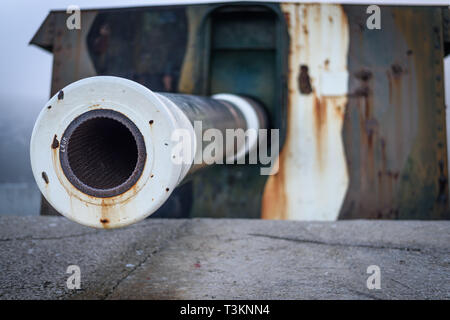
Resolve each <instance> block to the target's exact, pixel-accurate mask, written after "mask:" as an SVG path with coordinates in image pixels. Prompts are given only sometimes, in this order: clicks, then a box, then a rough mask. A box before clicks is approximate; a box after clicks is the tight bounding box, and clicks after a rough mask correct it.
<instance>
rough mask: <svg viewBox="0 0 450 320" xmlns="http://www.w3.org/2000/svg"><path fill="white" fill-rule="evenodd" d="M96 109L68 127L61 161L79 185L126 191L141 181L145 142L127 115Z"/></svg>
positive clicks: (109, 192)
mask: <svg viewBox="0 0 450 320" xmlns="http://www.w3.org/2000/svg"><path fill="white" fill-rule="evenodd" d="M95 111H96V112H94V111H90V112H87V113H85V114H83V115H82V116H80V117H79V118H77V119H75V120H74V121H73V122H72V124H71V125H70V126H69V127H68V129H67V130H66V132H65V134H64V139H63V141H65V145H66V146H62V148H64V149H65V152H62V153H61V152H60V154H61V155H62V157H61V163H62V165H63V170H64V172H65V174H66V176H67V177H68V179H69V181H71V183H72V184H73V185H74V186H75V187H77V188H78V189H80V190H81V191H83V192H85V193H87V194H90V195H93V196H98V197H108V196H113V195H117V194H120V193H123V192H125V191H126V190H128V189H129V188H131V187H132V186H133V185H134V183H135V182H136V181H137V179H138V178H139V176H140V174H141V173H142V169H143V164H142V158H144V159H145V146H144V143H143V138H142V135H141V134H140V132H139V131H138V129H137V128H136V126H135V125H134V124H133V123H132V122H131V121H130V120H129V119H128V118H126V117H125V116H124V115H122V114H120V113H118V112H115V111H112V110H95ZM60 151H61V150H60ZM143 156H144V157H143ZM136 176H137V177H136Z"/></svg>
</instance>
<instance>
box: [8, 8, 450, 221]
mask: <svg viewBox="0 0 450 320" xmlns="http://www.w3.org/2000/svg"><path fill="white" fill-rule="evenodd" d="M190 2H193V1H190ZM190 2H189V1H126V0H118V1H111V0H110V1H84V0H83V1H82V0H78V1H61V0H40V1H32V0H16V1H8V2H4V3H2V10H1V11H0V38H1V40H2V50H1V51H0V70H2V72H1V74H0V215H39V209H40V203H41V196H40V192H39V190H38V188H37V186H36V184H35V182H34V179H33V176H32V172H31V167H30V161H29V141H30V137H31V132H32V129H33V124H34V122H35V120H36V118H37V116H38V114H39V112H40V110H41V108H42V107H43V106H44V104H45V103H46V101H47V100H48V98H49V94H50V85H51V72H52V54H51V53H49V52H46V51H44V50H42V49H40V48H38V47H37V46H30V45H28V43H29V41H30V40H31V38H32V37H33V35H34V34H35V33H36V31H37V30H38V28H39V26H40V25H41V24H42V22H43V21H44V19H45V17H46V16H47V14H48V13H49V11H50V10H54V9H59V10H61V9H62V10H65V9H66V8H67V7H68V6H69V5H71V4H75V5H78V6H80V8H81V9H87V8H104V7H108V8H109V7H128V6H143V5H146V4H151V5H156V4H174V3H190ZM196 2H200V1H196ZM212 2H224V1H212ZM285 2H287V1H285ZM316 2H321V1H316ZM339 2H340V3H349V2H355V3H364V2H365V1H339ZM447 2H448V1H447ZM365 3H370V2H367V1H366V2H365ZM389 3H400V4H417V3H424V1H391V2H389ZM427 3H429V4H431V3H439V4H441V5H442V4H446V1H434V2H427ZM445 91H446V105H447V106H448V105H449V104H450V58H449V57H447V58H446V59H445ZM447 111H448V109H447ZM446 117H447V127H448V123H449V120H450V119H449V112H447V115H446ZM449 131H450V130H447V140H449V134H448V132H449Z"/></svg>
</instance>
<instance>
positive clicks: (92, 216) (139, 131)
mask: <svg viewBox="0 0 450 320" xmlns="http://www.w3.org/2000/svg"><path fill="white" fill-rule="evenodd" d="M197 121H199V122H197ZM197 124H199V126H197ZM198 127H201V128H198ZM265 127H266V118H265V114H264V111H263V109H262V108H261V107H260V106H259V105H258V103H257V102H255V101H254V100H252V99H249V98H245V97H241V96H237V95H233V94H219V95H215V96H212V97H198V96H192V95H181V94H170V93H155V92H152V91H151V90H149V89H148V88H146V87H144V86H142V85H140V84H138V83H136V82H133V81H130V80H126V79H123V78H118V77H109V76H108V77H107V76H100V77H92V78H86V79H83V80H80V81H77V82H74V83H72V84H70V85H68V86H67V87H65V88H63V89H62V90H61V91H60V92H59V93H58V94H56V95H55V96H53V97H52V98H51V99H50V101H49V102H48V103H47V104H46V106H45V108H44V109H43V110H42V111H41V113H40V115H39V117H38V119H37V121H36V124H35V126H34V130H33V134H32V137H31V145H30V154H31V166H32V170H33V174H34V178H35V180H36V182H37V184H38V186H39V188H40V190H41V192H42V194H43V195H44V197H45V198H46V200H47V201H48V202H49V203H50V204H51V205H52V206H53V207H54V208H55V209H56V210H57V211H58V212H60V213H61V214H63V215H64V216H66V217H67V218H69V219H71V220H74V221H76V222H79V223H81V224H83V225H87V226H90V227H97V228H116V227H122V226H126V225H129V224H131V223H135V222H137V221H139V220H142V219H144V218H145V217H147V216H149V215H150V214H152V213H153V212H155V211H156V210H157V209H158V208H159V207H160V206H161V205H162V204H163V203H164V202H165V201H166V200H167V199H168V197H169V196H170V194H171V193H172V191H173V190H174V189H175V188H176V187H177V186H178V185H179V184H180V183H181V182H182V180H183V179H184V178H185V177H186V175H187V174H188V173H190V172H193V171H195V170H197V169H198V168H201V167H203V166H205V165H206V164H209V163H212V162H214V160H219V158H222V159H223V158H224V157H225V158H226V159H228V160H230V159H235V160H237V159H242V158H243V157H245V156H246V154H247V153H248V152H249V151H251V150H255V148H256V147H257V141H256V137H257V136H256V135H250V136H248V137H247V138H248V139H247V140H245V141H244V142H243V141H241V140H240V139H237V144H234V143H233V144H229V143H223V141H216V140H215V139H211V140H212V141H211V142H208V145H211V143H212V144H213V146H214V144H218V145H217V146H215V147H217V148H215V150H220V149H221V145H223V147H224V149H223V153H220V152H219V153H215V154H214V155H213V156H209V158H208V156H206V157H203V158H202V155H203V144H202V143H201V142H202V137H203V133H204V132H205V131H206V130H208V129H216V130H219V131H220V132H221V133H222V135H223V136H224V137H225V136H226V130H227V129H234V130H236V129H242V130H244V131H247V130H248V129H251V130H255V131H256V132H257V130H258V129H261V128H265ZM219 144H220V145H219ZM203 156H204V155H203ZM211 157H212V158H211ZM194 159H195V160H196V161H194ZM198 159H201V161H198Z"/></svg>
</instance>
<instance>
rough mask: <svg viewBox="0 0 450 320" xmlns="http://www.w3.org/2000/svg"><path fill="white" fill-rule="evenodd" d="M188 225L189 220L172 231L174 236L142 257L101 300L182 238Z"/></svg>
mask: <svg viewBox="0 0 450 320" xmlns="http://www.w3.org/2000/svg"><path fill="white" fill-rule="evenodd" d="M189 223H190V220H188V221H186V222H184V223H183V224H182V225H181V226H179V228H177V229H176V230H175V231H174V235H173V236H171V237H168V238H167V239H166V240H165V241H164V243H163V244H162V245H161V247H160V248H157V249H156V250H153V251H152V252H150V253H149V254H147V255H146V256H145V257H144V259H142V261H141V262H139V263H138V264H137V265H136V266H134V268H132V269H131V270H130V271H129V272H127V273H126V274H125V275H124V276H123V277H122V278H120V279H119V280H118V281H117V283H116V284H115V285H113V287H112V288H111V290H110V291H109V292H108V293H107V294H106V295H105V296H104V297H103V298H102V300H107V299H108V298H109V297H110V296H111V295H112V294H113V293H114V291H115V290H116V289H117V288H118V287H119V285H120V284H121V283H122V282H123V281H124V280H126V279H127V278H128V277H129V276H130V275H131V274H132V273H133V272H135V271H136V270H137V269H138V268H139V267H141V266H142V265H143V264H144V263H146V262H147V260H148V259H149V258H150V257H152V256H154V255H156V254H158V253H160V252H161V251H163V250H164V249H165V248H167V245H166V244H167V243H168V242H169V241H173V240H175V239H178V238H180V237H182V236H183V230H184V229H185V228H186V226H187V225H188V224H189Z"/></svg>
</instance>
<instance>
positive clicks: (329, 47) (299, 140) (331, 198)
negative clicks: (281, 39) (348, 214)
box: [262, 3, 349, 220]
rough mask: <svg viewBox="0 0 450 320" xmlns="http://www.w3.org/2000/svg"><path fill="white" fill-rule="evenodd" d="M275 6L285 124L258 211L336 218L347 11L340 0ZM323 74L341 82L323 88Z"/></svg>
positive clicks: (343, 181)
mask: <svg viewBox="0 0 450 320" xmlns="http://www.w3.org/2000/svg"><path fill="white" fill-rule="evenodd" d="M281 8H282V10H283V12H284V15H285V17H286V19H287V25H288V31H289V35H290V56H289V71H290V72H289V78H288V89H289V98H288V116H287V121H288V124H287V133H286V142H285V145H284V148H283V150H282V151H281V154H280V157H279V166H280V169H279V172H278V173H277V174H276V175H274V176H271V177H270V178H269V180H268V182H267V185H266V188H265V191H264V197H263V212H262V217H263V218H266V219H291V220H336V219H337V217H338V214H339V210H340V208H341V205H342V203H343V200H344V197H345V193H346V191H347V188H348V183H349V180H348V173H347V163H346V159H345V153H344V148H343V140H342V132H341V131H342V125H343V118H344V113H345V108H346V103H347V96H346V94H347V83H346V81H347V78H348V72H347V53H348V44H349V29H348V22H347V17H346V15H345V13H344V12H343V9H342V6H340V5H331V4H330V5H324V4H322V5H318V4H291V3H289V4H282V5H281ZM330 18H331V19H330ZM299 73H300V74H299ZM302 73H303V75H302ZM307 75H308V77H306V76H307ZM324 77H325V78H326V77H328V78H331V79H345V80H342V81H345V83H343V84H342V83H338V84H336V86H338V89H334V88H329V87H330V84H329V82H327V83H326V81H327V79H325V81H324ZM308 83H310V87H311V89H310V90H309V88H308ZM299 87H300V88H299ZM298 88H299V89H298ZM335 91H337V92H338V93H339V94H338V95H335V94H334V93H335ZM275 195H277V196H275Z"/></svg>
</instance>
